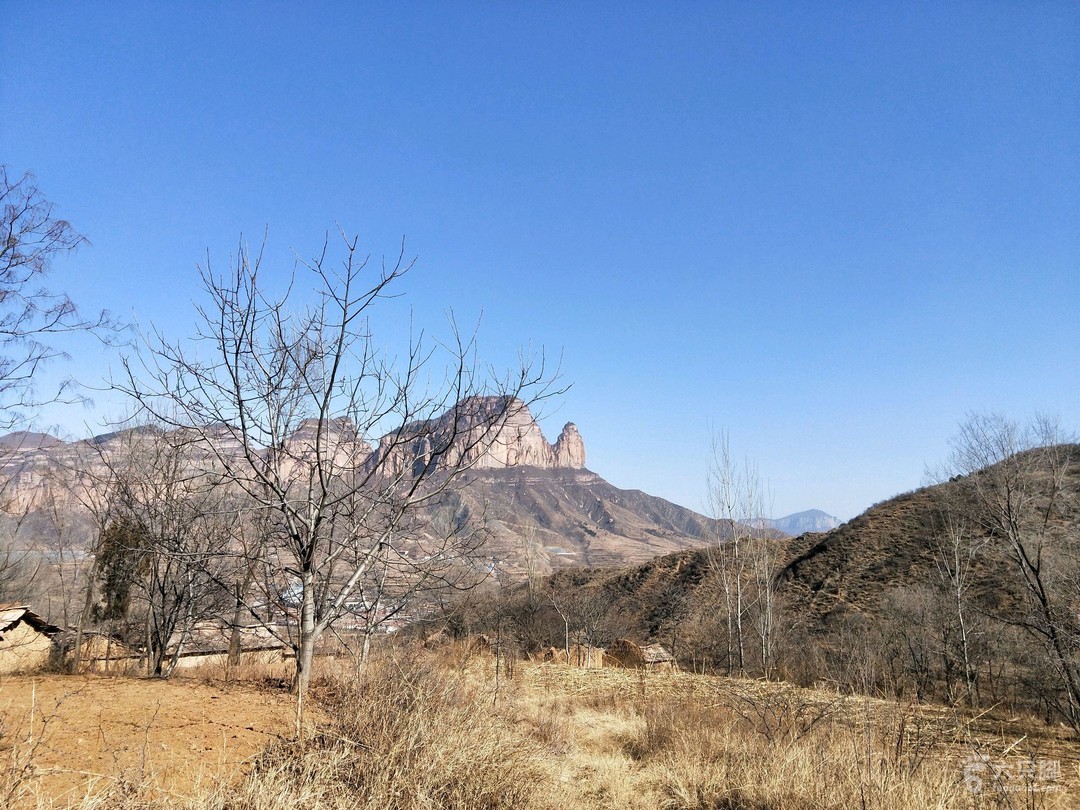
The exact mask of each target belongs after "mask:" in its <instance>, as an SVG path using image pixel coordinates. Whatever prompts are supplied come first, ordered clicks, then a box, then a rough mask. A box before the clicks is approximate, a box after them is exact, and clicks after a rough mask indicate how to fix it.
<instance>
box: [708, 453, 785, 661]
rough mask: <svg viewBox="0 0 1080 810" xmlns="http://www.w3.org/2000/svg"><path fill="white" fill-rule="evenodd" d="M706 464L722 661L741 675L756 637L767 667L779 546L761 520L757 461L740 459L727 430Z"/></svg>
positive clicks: (771, 644) (771, 652) (770, 658)
mask: <svg viewBox="0 0 1080 810" xmlns="http://www.w3.org/2000/svg"><path fill="white" fill-rule="evenodd" d="M712 456H713V459H712V463H711V466H710V470H709V489H708V491H709V509H710V511H711V513H712V514H711V517H712V518H713V525H714V526H715V528H716V537H715V542H714V543H713V544H712V546H710V549H709V552H710V562H711V570H712V572H713V576H714V577H716V579H717V580H718V584H719V587H718V588H717V590H718V592H719V594H720V597H721V601H722V605H721V608H722V610H723V616H724V622H725V630H726V632H725V643H726V646H727V650H726V656H725V657H726V662H725V663H726V667H727V670H728V672H729V673H738V674H740V675H745V674H746V672H747V671H748V669H749V667H750V656H749V655H748V653H747V649H746V646H747V641H748V640H750V641H751V643H753V641H754V640H755V639H754V637H755V636H756V642H757V655H758V657H759V660H760V667H761V674H762V675H763V676H764V677H769V675H770V673H771V671H772V663H773V658H774V642H775V638H774V635H775V622H776V609H777V603H776V582H775V579H776V573H777V569H778V566H779V559H778V550H777V549H776V548H775V546H774V544H773V543H772V542H770V538H769V533H768V531H767V529H766V523H765V520H766V518H765V494H764V487H763V486H762V483H761V478H760V476H759V475H758V472H757V469H756V467H755V466H754V465H753V464H751V463H750V462H749V461H744V462H743V463H742V464H739V463H738V462H737V461H736V460H735V459H734V457H733V456H732V453H731V447H730V443H729V440H728V437H727V435H726V434H721V435H720V436H718V437H715V438H714V440H713V446H712Z"/></svg>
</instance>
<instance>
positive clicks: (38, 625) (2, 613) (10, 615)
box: [0, 605, 60, 636]
mask: <svg viewBox="0 0 1080 810" xmlns="http://www.w3.org/2000/svg"><path fill="white" fill-rule="evenodd" d="M20 621H22V622H26V623H27V624H28V625H30V626H31V627H33V628H34V629H35V630H37V631H38V632H39V633H44V634H45V635H47V636H51V635H55V634H56V633H59V632H60V628H59V627H57V626H56V625H54V624H49V623H48V622H47V621H45V619H44V618H42V617H41V616H39V615H38V614H36V613H34V611H32V610H30V607H29V605H0V633H3V632H5V631H7V630H10V629H11V628H12V627H14V626H15V625H17V624H18V623H19V622H20Z"/></svg>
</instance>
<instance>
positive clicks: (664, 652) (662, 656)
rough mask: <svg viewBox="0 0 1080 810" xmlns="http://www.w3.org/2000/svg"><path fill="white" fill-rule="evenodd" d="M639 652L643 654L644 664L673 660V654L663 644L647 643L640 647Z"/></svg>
mask: <svg viewBox="0 0 1080 810" xmlns="http://www.w3.org/2000/svg"><path fill="white" fill-rule="evenodd" d="M641 652H642V654H643V655H644V656H645V663H646V664H663V663H664V662H666V661H674V660H675V656H673V655H672V654H671V653H670V652H669V651H668V648H667V647H665V646H664V645H663V644H649V645H647V646H645V647H642V648H641Z"/></svg>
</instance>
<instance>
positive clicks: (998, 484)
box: [948, 414, 1080, 729]
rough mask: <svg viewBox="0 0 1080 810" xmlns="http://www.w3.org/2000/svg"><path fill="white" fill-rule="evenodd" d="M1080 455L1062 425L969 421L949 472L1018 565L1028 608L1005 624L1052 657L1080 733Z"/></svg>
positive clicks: (969, 516) (988, 418) (1066, 708)
mask: <svg viewBox="0 0 1080 810" xmlns="http://www.w3.org/2000/svg"><path fill="white" fill-rule="evenodd" d="M1078 457H1080V448H1078V447H1077V445H1076V444H1074V443H1070V442H1069V441H1068V440H1066V438H1065V437H1063V436H1062V434H1061V432H1060V430H1059V429H1058V428H1057V426H1056V425H1055V424H1054V423H1052V422H1050V421H1049V420H1046V419H1037V420H1036V421H1035V423H1034V424H1032V425H1031V426H1029V427H1022V426H1021V425H1020V424H1018V423H1017V422H1014V421H1012V420H1009V419H1006V418H1005V417H1002V416H1000V415H997V414H989V415H982V414H976V415H971V416H969V418H968V420H967V421H966V422H965V423H964V424H963V425H962V426H961V428H960V431H959V433H958V434H957V436H956V438H955V439H954V440H953V441H952V453H951V456H950V458H949V462H948V471H949V472H950V473H951V474H952V476H953V477H954V478H955V480H954V484H955V485H956V486H957V487H959V488H960V490H961V492H962V493H963V494H964V497H965V499H966V506H965V507H964V513H963V517H964V518H965V519H966V520H968V521H970V523H971V524H972V525H973V526H974V527H976V530H977V532H978V533H979V536H982V537H985V538H986V539H987V540H988V542H989V543H990V544H992V545H993V546H994V547H995V548H996V549H997V550H999V551H1000V552H1002V553H1004V554H1005V555H1006V556H1007V558H1008V559H1009V560H1010V561H1011V563H1012V566H1013V571H1014V573H1015V575H1016V579H1017V581H1018V582H1019V585H1020V590H1021V592H1022V593H1023V594H1024V604H1023V607H1022V608H1021V609H1019V610H1017V611H1015V612H1012V613H1011V614H1010V615H1008V616H1005V617H1002V618H1005V619H1006V620H1007V621H1010V622H1011V623H1014V624H1016V625H1018V626H1020V627H1022V628H1023V629H1024V630H1025V631H1026V632H1027V633H1029V634H1030V635H1031V636H1032V637H1033V638H1035V639H1036V640H1038V641H1039V643H1040V644H1041V645H1042V647H1043V649H1044V650H1045V655H1046V658H1045V664H1047V665H1049V667H1050V670H1051V671H1052V672H1054V673H1055V676H1056V681H1057V683H1058V685H1059V689H1060V695H1061V699H1060V701H1058V705H1057V709H1058V711H1060V713H1061V714H1062V716H1063V717H1064V718H1065V719H1066V720H1067V721H1068V722H1069V723H1070V724H1071V725H1072V726H1073V727H1074V728H1078V729H1080V659H1078V653H1080V627H1078V620H1077V617H1078V616H1080V592H1078V591H1077V588H1076V582H1077V573H1078V568H1080V538H1077V537H1076V536H1075V534H1074V532H1073V530H1072V529H1070V526H1074V525H1075V518H1076V514H1077V509H1078V506H1080V504H1078V501H1080V466H1078V460H1080V458H1078Z"/></svg>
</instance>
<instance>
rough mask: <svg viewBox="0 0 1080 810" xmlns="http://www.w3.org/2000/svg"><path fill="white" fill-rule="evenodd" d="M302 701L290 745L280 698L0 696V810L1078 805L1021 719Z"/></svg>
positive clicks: (510, 690)
mask: <svg viewBox="0 0 1080 810" xmlns="http://www.w3.org/2000/svg"><path fill="white" fill-rule="evenodd" d="M330 668H331V667H324V669H330ZM313 692H314V694H313V697H314V701H313V702H314V703H315V708H314V710H313V711H312V712H311V714H310V715H309V726H308V728H307V731H306V733H305V738H304V740H303V741H302V742H297V741H295V740H292V739H291V728H292V726H291V723H292V703H291V699H290V696H289V695H288V693H287V692H285V691H284V690H282V689H280V688H276V689H275V688H272V687H269V686H266V685H264V684H261V682H260V680H259V679H257V678H252V679H251V680H249V681H247V682H245V683H234V684H229V685H223V684H221V683H220V682H215V681H212V680H209V679H204V680H200V679H184V680H173V681H169V682H162V681H152V680H138V679H109V678H90V677H60V676H42V677H38V678H30V677H20V678H7V679H5V680H3V681H2V682H0V735H2V736H0V755H2V756H3V757H4V767H3V770H2V771H0V805H4V806H9V805H10V806H13V807H25V808H34V810H45V808H61V807H66V808H82V809H83V810H86V808H119V809H120V810H125V809H128V810H134V809H135V808H145V809H146V810H152V809H153V810H156V809H157V808H174V807H175V808H185V809H187V810H244V809H246V808H255V809H256V810H278V809H280V810H284V809H285V808H290V809H291V808H320V809H322V808H325V809H326V810H330V808H364V809H370V810H376V808H378V809H379V810H386V809H387V808H424V809H425V810H427V809H429V808H430V810H435V808H444V807H460V808H492V810H494V808H504V807H520V808H537V809H539V808H560V810H565V808H569V807H575V808H577V807H581V808H612V810H614V809H615V808H629V809H630V810H634V808H655V807H661V808H701V809H702V810H705V809H706V808H710V809H714V810H720V809H724V810H766V808H769V809H772V808H776V809H777V810H804V809H805V810H810V809H811V808H837V810H840V808H874V809H875V810H876V809H877V808H881V810H923V809H924V808H965V809H967V808H1066V807H1076V806H1080V773H1078V766H1080V746H1078V745H1077V743H1076V742H1075V741H1073V740H1072V739H1070V738H1069V737H1068V736H1067V735H1066V734H1064V732H1061V731H1060V730H1059V729H1056V728H1053V727H1046V726H1042V725H1040V724H1035V723H1031V722H1030V721H1028V722H1025V721H1023V720H1021V719H1018V718H1001V717H996V718H995V717H992V715H991V714H985V715H982V716H979V717H972V716H969V715H966V714H964V713H962V712H955V711H952V710H949V709H945V708H941V707H925V706H902V705H898V704H893V703H888V702H885V701H877V700H871V699H865V698H856V697H847V698H841V697H838V696H837V695H835V694H831V693H829V692H823V691H815V690H804V689H796V688H793V687H789V686H786V685H783V684H766V683H760V682H755V681H746V680H736V679H727V678H713V677H703V676H696V675H689V674H677V673H676V674H660V673H649V674H648V675H644V674H642V673H638V672H628V671H621V670H588V671H586V670H575V669H570V668H567V667H564V666H560V665H557V664H526V663H521V662H518V663H516V664H515V666H514V668H513V672H512V677H508V674H507V673H506V672H500V673H499V674H498V677H497V678H496V673H495V662H494V659H493V658H492V657H491V656H490V655H488V654H480V653H469V652H467V651H465V650H464V649H463V648H459V647H457V646H454V645H451V646H449V647H447V648H444V649H442V650H438V651H416V650H397V651H386V652H385V653H384V654H382V655H381V656H380V657H379V658H378V659H377V660H376V661H374V662H373V663H372V664H370V665H369V666H368V669H367V670H366V672H365V673H364V675H363V676H362V677H360V678H359V679H358V678H357V677H356V676H355V672H354V671H353V670H352V669H351V668H349V667H345V666H342V667H341V670H340V671H339V672H337V673H333V672H328V673H327V675H326V676H325V677H323V678H322V679H321V680H320V681H319V682H318V683H317V684H315V686H314V690H313ZM965 767H966V768H967V771H966V775H967V777H968V781H967V782H965V779H964V777H965ZM972 787H978V788H980V790H979V791H978V792H973V791H972V789H971V788H972ZM5 802H6V804H5Z"/></svg>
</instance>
